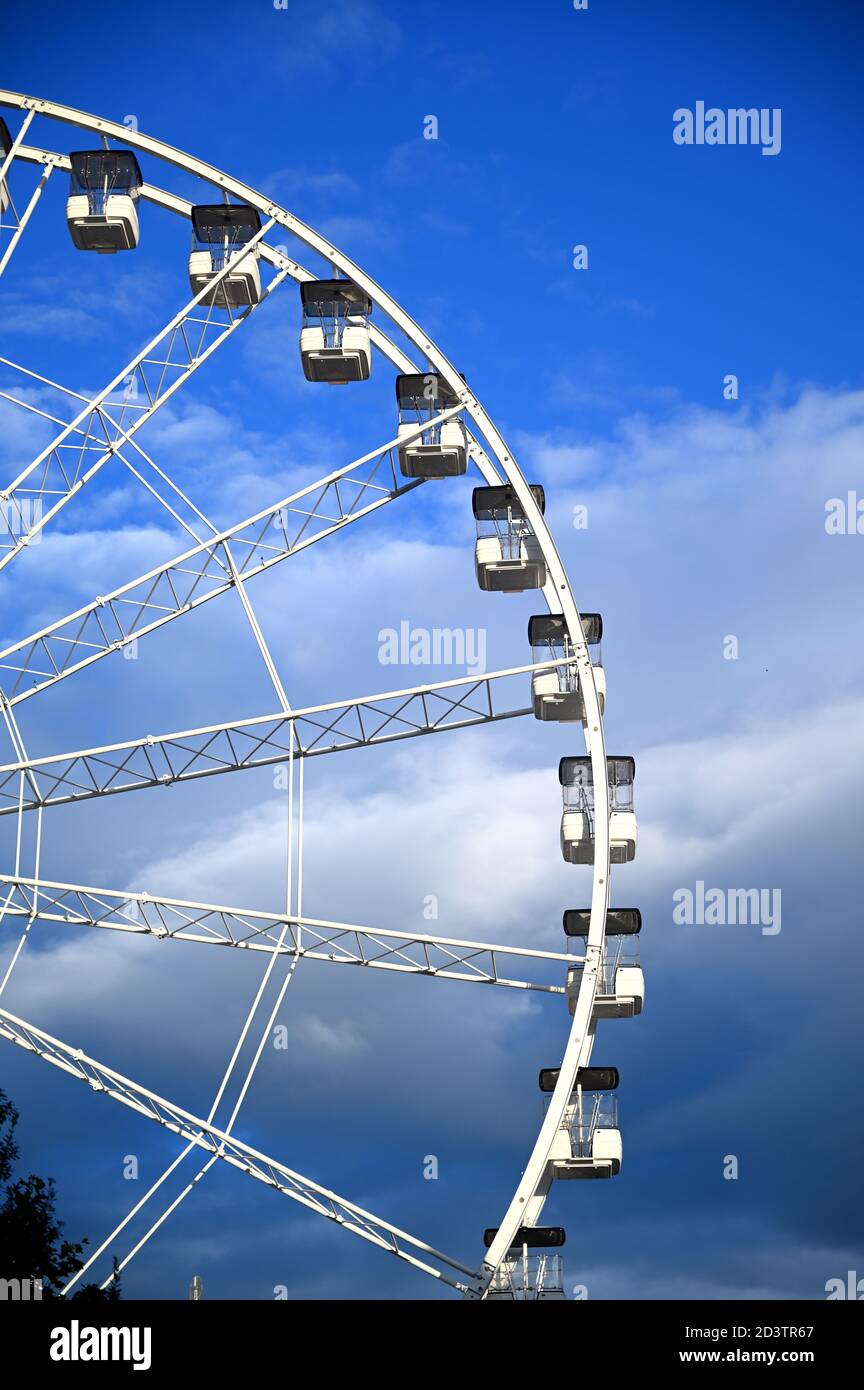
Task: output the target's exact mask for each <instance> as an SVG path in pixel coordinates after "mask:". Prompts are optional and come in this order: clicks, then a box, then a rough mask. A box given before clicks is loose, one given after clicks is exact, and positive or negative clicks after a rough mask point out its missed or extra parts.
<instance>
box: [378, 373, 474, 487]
mask: <svg viewBox="0 0 864 1390" xmlns="http://www.w3.org/2000/svg"><path fill="white" fill-rule="evenodd" d="M458 404H459V397H458V396H457V395H456V393H455V392H454V391H453V389H452V388H451V387H450V386H449V385H448V384H447V382H446V381H444V379H443V377H440V376H439V375H438V373H437V372H426V373H425V374H424V373H409V374H405V375H403V376H397V378H396V406H397V410H398V415H399V424H398V428H397V438H399V439H400V440H404V441H405V442H404V443H400V444H399V448H398V455H399V468H400V471H401V472H402V474H403V476H404V477H406V478H455V477H459V476H461V474H463V473H464V472H465V470H466V468H467V466H468V436H467V434H466V432H465V426H464V424H463V422H462V420H461V419H460V418H459V416H458V415H453V416H451V418H450V419H449V420H444V421H443V422H442V423H440V424H436V425H432V424H428V427H427V428H426V429H424V431H423V433H422V434H420V435H418V434H417V427H418V425H423V424H427V422H429V421H431V420H434V419H435V417H436V416H438V415H443V414H444V413H445V412H446V411H448V410H452V409H453V408H454V406H457V405H458ZM412 435H413V438H411V437H410V436H412Z"/></svg>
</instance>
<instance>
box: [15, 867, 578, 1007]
mask: <svg viewBox="0 0 864 1390" xmlns="http://www.w3.org/2000/svg"><path fill="white" fill-rule="evenodd" d="M4 889H5V890H8V891H7V892H6V894H5V900H4V902H3V905H2V911H3V915H5V916H7V917H10V918H16V917H18V918H27V919H28V920H33V919H36V920H40V921H43V922H57V923H61V924H62V925H64V926H71V927H100V928H106V929H108V930H111V931H119V932H127V933H130V934H132V935H135V936H151V937H155V938H157V939H158V940H167V939H170V940H173V941H191V942H196V943H199V944H203V945H211V946H235V947H238V948H241V949H244V950H252V951H263V952H267V953H269V954H276V955H284V956H289V957H290V956H299V957H301V958H303V959H304V960H317V961H326V962H328V963H329V964H336V965H340V964H342V965H361V966H366V967H368V968H370V969H374V970H386V971H392V972H395V973H397V974H408V975H427V976H431V977H433V978H436V979H440V980H459V981H463V982H467V983H476V984H487V985H499V986H502V987H503V988H507V989H527V990H536V991H539V992H540V993H543V994H555V995H562V994H564V992H565V989H564V985H563V984H562V983H560V978H561V967H562V966H572V965H574V964H575V963H576V962H578V961H579V960H581V959H582V957H580V956H577V955H573V954H566V953H562V952H558V951H538V950H534V949H532V948H530V947H522V946H510V945H501V944H495V943H493V942H484V941H465V940H459V939H457V938H454V937H446V936H432V935H425V934H421V933H416V932H397V931H390V930H385V929H382V928H374V929H373V928H371V927H363V926H356V925H354V924H352V923H347V922H328V921H323V920H321V919H319V918H313V917H289V916H286V915H284V914H274V913H268V912H259V911H256V910H254V909H251V908H240V907H221V906H217V905H214V904H212V903H198V902H190V901H188V900H185V899H181V898H164V897H155V896H153V895H151V894H148V893H130V892H121V891H119V890H115V889H103V888H92V887H88V886H86V885H82V884H76V883H55V882H51V881H49V880H47V879H33V878H16V877H14V876H12V875H0V893H2V892H3V890H4ZM286 925H287V928H288V930H287V933H285V934H284V935H283V928H284V927H285V926H286ZM280 943H281V944H280ZM502 958H507V959H508V963H509V961H511V960H512V962H513V963H514V964H517V965H518V964H522V963H527V962H534V963H542V964H543V965H544V966H546V965H548V966H550V967H551V966H554V967H556V972H555V973H556V975H557V977H558V978H557V981H556V982H555V983H549V982H547V981H537V980H525V979H514V978H512V977H511V976H509V975H507V974H502V970H501V961H502Z"/></svg>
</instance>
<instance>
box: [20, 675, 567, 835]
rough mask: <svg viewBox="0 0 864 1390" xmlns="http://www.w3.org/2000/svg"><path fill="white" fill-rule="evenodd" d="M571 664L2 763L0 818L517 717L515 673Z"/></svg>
mask: <svg viewBox="0 0 864 1390" xmlns="http://www.w3.org/2000/svg"><path fill="white" fill-rule="evenodd" d="M574 660H575V658H572V657H571V658H564V659H563V660H561V661H544V662H536V663H535V664H533V665H528V666H514V667H511V668H509V669H508V670H504V671H490V672H489V673H488V674H486V675H483V676H476V677H466V676H463V677H459V678H457V679H456V680H449V681H438V682H435V683H434V684H431V685H425V686H414V687H413V688H412V689H410V690H397V691H388V692H386V693H384V694H381V695H369V696H364V697H361V698H360V699H355V700H345V701H341V702H338V703H334V704H328V705H315V706H311V707H309V708H307V709H298V710H292V711H291V713H290V714H285V713H280V714H276V715H261V716H259V717H257V718H254V719H244V720H241V721H239V722H237V723H233V722H229V723H225V724H212V725H209V726H207V727H206V728H200V729H187V730H185V731H183V732H180V733H169V734H159V735H154V734H148V735H147V736H146V737H144V738H139V739H134V740H131V741H130V742H127V743H113V744H105V745H104V746H103V747H100V748H90V749H85V750H82V751H80V752H74V753H58V754H55V755H53V756H51V757H47V758H29V759H22V760H21V761H19V762H16V763H8V764H6V765H5V766H3V767H0V815H13V814H17V813H18V812H19V811H20V810H26V811H30V810H34V809H35V808H37V807H39V806H56V805H64V804H67V803H69V802H73V801H86V800H89V799H91V798H92V797H97V796H113V795H116V794H117V793H120V792H129V791H136V790H138V789H140V788H143V787H157V786H166V785H171V784H172V783H176V782H188V781H194V780H197V779H199V778H201V777H211V776H214V775H216V774H218V773H223V772H239V771H241V770H242V769H249V768H256V767H267V766H269V765H272V764H274V763H284V762H286V761H287V760H288V757H289V753H290V750H291V747H292V743H293V748H294V754H293V755H294V757H301V758H309V757H318V756H319V755H321V754H324V753H337V752H345V751H347V750H348V749H351V748H365V747H370V746H372V745H374V744H381V743H395V742H399V741H401V740H402V739H406V738H416V737H418V736H419V735H421V734H433V733H443V732H446V731H447V730H452V729H464V728H469V727H471V726H472V725H476V724H488V723H493V722H495V721H498V720H502V719H515V718H519V717H521V716H522V715H526V714H531V712H532V710H531V707H530V706H526V705H524V704H521V705H516V704H515V702H514V697H513V694H512V693H511V694H509V698H507V699H506V702H505V697H504V696H502V694H501V693H500V691H501V687H506V692H508V693H509V692H512V690H513V687H514V685H515V687H516V691H517V693H518V691H519V684H520V683H519V682H518V681H515V682H514V680H513V678H515V677H519V676H525V675H527V674H528V673H529V672H533V671H545V670H550V669H553V668H555V667H558V666H564V665H568V664H572V663H573V661H574ZM22 779H23V780H24V782H25V783H26V790H25V789H23V788H22ZM37 779H38V782H37Z"/></svg>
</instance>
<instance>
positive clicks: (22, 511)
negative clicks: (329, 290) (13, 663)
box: [0, 220, 287, 569]
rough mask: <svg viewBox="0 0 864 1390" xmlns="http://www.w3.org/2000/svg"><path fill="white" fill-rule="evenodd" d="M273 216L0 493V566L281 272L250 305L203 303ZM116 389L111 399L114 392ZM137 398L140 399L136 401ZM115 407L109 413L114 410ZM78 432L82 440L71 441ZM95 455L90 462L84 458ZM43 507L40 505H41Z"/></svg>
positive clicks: (277, 281)
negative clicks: (206, 304) (235, 308)
mask: <svg viewBox="0 0 864 1390" xmlns="http://www.w3.org/2000/svg"><path fill="white" fill-rule="evenodd" d="M272 225H273V223H272V220H271V221H270V222H267V223H265V224H264V226H263V227H262V228H261V230H260V231H259V232H257V233H256V234H255V236H254V237H252V238H251V240H250V241H249V242H247V243H246V246H245V248H244V249H243V251H242V252H239V253H238V254H237V257H236V258H235V259H234V260H233V261H229V262H226V264H225V265H224V266H223V267H222V269H221V270H220V271H218V272H216V273H215V274H214V275H213V277H212V279H211V280H210V282H209V283H208V284H207V285H205V286H204V287H203V288H202V289H200V290H199V291H198V293H197V294H196V295H194V296H193V298H192V299H191V300H189V302H188V303H187V304H186V305H185V306H184V307H183V308H182V309H181V310H180V311H179V313H177V314H175V315H174V317H173V318H172V319H171V320H169V322H168V324H167V325H166V327H165V328H163V329H162V330H161V331H160V332H159V333H158V334H157V335H156V336H155V337H154V338H152V339H151V340H150V341H149V342H148V343H147V345H146V347H144V348H142V350H141V351H140V352H139V353H138V354H137V355H136V356H135V357H133V358H132V360H131V361H130V362H128V363H127V364H126V366H125V367H124V368H123V369H122V370H121V371H120V372H118V373H117V375H116V376H115V377H113V378H112V380H111V381H110V382H109V383H108V385H107V386H105V387H104V388H103V389H102V390H101V391H100V392H99V393H98V395H96V396H93V397H90V398H89V400H87V402H86V404H85V405H84V407H83V409H82V410H80V411H79V412H78V414H77V415H76V416H75V418H74V419H73V420H71V421H70V422H69V424H67V425H66V426H65V428H64V429H62V430H61V431H60V433H59V434H58V435H57V436H56V437H55V438H54V439H53V440H52V441H51V443H50V444H48V445H47V446H46V447H45V448H44V449H43V450H42V451H41V452H40V453H39V454H37V456H36V458H35V459H34V460H33V461H32V463H29V464H28V465H27V466H26V467H25V468H23V469H22V470H21V471H20V472H19V473H18V475H17V477H16V478H14V479H13V481H12V482H11V483H10V484H9V485H8V487H6V488H5V489H4V490H3V491H2V492H0V502H2V503H3V507H2V511H0V518H2V523H3V524H2V528H0V569H2V568H3V567H4V566H5V565H7V564H9V563H10V561H11V560H12V559H14V557H15V556H16V555H17V554H19V553H20V551H21V550H22V549H24V548H25V546H27V545H29V544H31V543H32V541H33V539H34V537H36V536H38V535H39V534H40V532H41V531H42V530H43V529H44V527H45V526H46V525H47V524H48V522H49V521H51V520H52V519H53V518H54V517H55V516H56V515H57V514H58V512H59V511H60V510H61V509H62V508H63V507H65V506H66V504H67V503H68V502H69V501H70V500H71V498H72V497H74V496H75V495H76V494H77V493H78V492H80V491H81V489H82V488H83V487H84V486H86V484H87V483H88V482H89V481H90V480H91V479H92V478H94V477H95V476H96V474H97V473H98V472H99V470H100V469H101V468H103V467H104V465H105V464H106V463H107V462H108V460H109V459H110V458H111V457H112V456H113V455H114V454H115V453H116V451H117V448H118V446H119V445H120V443H121V440H124V439H126V440H128V439H129V438H131V436H132V435H134V434H135V433H137V431H138V430H140V429H141V427H142V426H143V425H145V424H146V423H147V421H148V420H150V419H152V417H153V416H154V415H155V413H156V411H157V410H159V409H160V407H161V406H163V405H164V404H165V402H166V401H167V400H169V399H170V398H171V397H172V396H173V395H174V394H175V393H176V392H177V391H178V390H179V389H180V388H181V387H182V386H183V385H184V384H185V383H186V382H187V381H188V380H189V378H190V377H191V376H192V375H193V374H194V373H195V372H196V371H197V370H198V368H199V367H201V366H202V365H203V363H204V362H206V361H207V360H208V358H210V357H211V356H212V355H213V353H214V352H216V350H217V349H218V348H219V347H220V346H221V345H222V344H223V343H224V342H226V341H227V339H228V338H229V337H230V336H231V334H232V333H234V332H235V331H236V329H237V328H239V327H240V325H241V323H245V321H246V320H247V319H248V317H249V316H250V314H252V313H253V312H254V310H255V309H256V308H258V307H259V306H260V304H263V303H264V302H265V301H266V299H267V298H268V297H269V295H270V294H271V293H272V291H273V290H274V289H275V288H276V286H277V285H278V284H280V283H281V282H282V281H283V280H284V279H285V276H286V275H287V271H285V272H277V273H276V275H275V276H274V277H273V279H272V280H271V281H270V284H269V285H267V286H266V287H265V288H264V289H263V290H262V293H261V298H260V299H259V300H258V302H257V304H251V305H249V306H248V307H247V308H245V309H243V310H239V311H235V310H233V309H231V308H225V309H224V310H223V309H218V308H217V307H216V306H215V305H212V304H211V305H210V306H209V307H202V306H203V301H204V300H205V299H206V298H207V297H208V296H209V297H213V294H214V289H215V288H216V287H217V286H218V283H219V282H221V281H222V280H223V279H224V278H225V277H226V276H227V275H228V274H229V273H230V272H231V271H232V267H233V268H234V269H235V270H236V267H237V262H238V261H239V260H241V259H242V258H243V257H244V256H246V255H251V254H252V253H253V252H254V251H255V249H256V247H257V245H258V243H259V241H260V240H261V239H262V238H263V236H264V234H265V232H266V231H268V230H269V228H270V227H271V226H272ZM121 388H122V390H123V394H122V396H121V397H120V399H119V400H116V399H114V397H115V394H116V393H117V392H118V391H119V390H121ZM139 395H140V396H141V397H143V401H139V399H138V398H139ZM115 411H116V414H115V413H114V412H115ZM74 436H82V438H81V439H77V438H73V437H74ZM88 454H89V455H94V454H95V459H90V458H88ZM46 507H47V510H46V509H45V508H46Z"/></svg>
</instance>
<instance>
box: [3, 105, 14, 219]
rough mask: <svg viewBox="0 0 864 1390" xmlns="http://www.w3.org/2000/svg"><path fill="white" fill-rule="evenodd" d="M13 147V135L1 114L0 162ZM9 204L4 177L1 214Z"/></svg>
mask: <svg viewBox="0 0 864 1390" xmlns="http://www.w3.org/2000/svg"><path fill="white" fill-rule="evenodd" d="M11 148H12V136H11V134H10V133H9V127H8V125H7V124H6V122H5V121H4V119H3V117H2V116H0V164H3V163H4V161H5V159H6V156H7V154H8V153H9V151H10V150H11ZM8 206H9V189H8V187H7V185H6V179H5V178H2V179H0V215H2V214H3V213H4V212H5V211H6V209H7V208H8Z"/></svg>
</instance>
